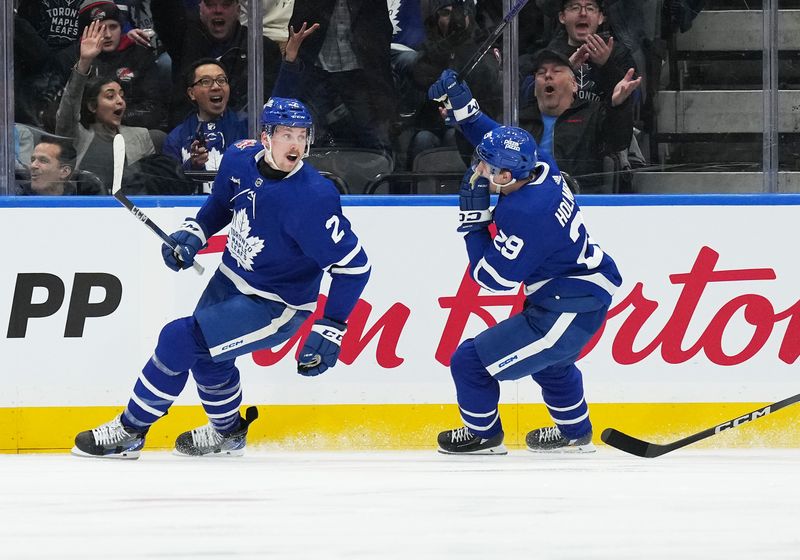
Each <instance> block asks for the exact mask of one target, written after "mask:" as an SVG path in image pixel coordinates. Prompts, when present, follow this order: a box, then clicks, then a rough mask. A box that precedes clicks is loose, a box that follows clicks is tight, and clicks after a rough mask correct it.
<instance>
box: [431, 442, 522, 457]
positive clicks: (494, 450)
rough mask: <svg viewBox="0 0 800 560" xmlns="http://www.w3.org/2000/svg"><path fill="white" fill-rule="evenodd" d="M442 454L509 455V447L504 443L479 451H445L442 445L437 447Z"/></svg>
mask: <svg viewBox="0 0 800 560" xmlns="http://www.w3.org/2000/svg"><path fill="white" fill-rule="evenodd" d="M437 451H438V452H439V453H441V454H442V455H508V449H506V446H505V445H503V444H502V443H501V444H500V445H498V446H496V447H490V448H489V449H479V450H478V451H445V450H444V449H442V448H441V447H439V448H438V449H437Z"/></svg>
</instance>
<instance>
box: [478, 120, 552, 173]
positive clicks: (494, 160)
mask: <svg viewBox="0 0 800 560" xmlns="http://www.w3.org/2000/svg"><path fill="white" fill-rule="evenodd" d="M475 151H476V153H477V154H478V157H479V158H480V159H481V160H482V161H484V162H486V164H487V165H488V166H489V168H490V172H491V174H492V176H494V175H497V174H498V173H500V171H502V170H503V169H508V170H509V171H510V172H511V177H513V178H514V179H515V180H521V179H527V178H528V177H530V176H531V175H532V174H533V168H534V167H536V162H537V161H538V157H537V155H536V140H534V139H533V136H531V135H530V133H529V132H528V131H526V130H523V129H521V128H518V127H515V126H498V127H497V128H495V129H494V130H490V131H489V132H487V133H486V134H485V135H484V136H483V139H482V140H481V142H480V144H478V147H477V148H475Z"/></svg>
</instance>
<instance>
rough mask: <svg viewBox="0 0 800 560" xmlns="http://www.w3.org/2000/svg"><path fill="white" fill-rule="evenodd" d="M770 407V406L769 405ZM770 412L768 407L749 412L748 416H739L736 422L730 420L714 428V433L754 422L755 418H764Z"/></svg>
mask: <svg viewBox="0 0 800 560" xmlns="http://www.w3.org/2000/svg"><path fill="white" fill-rule="evenodd" d="M770 406H771V405H770ZM770 412H772V410H770V407H769V406H765V407H764V408H762V409H761V410H756V411H755V412H751V413H750V414H745V415H744V416H739V418H737V419H736V420H731V421H730V422H725V423H724V424H720V425H719V426H717V427H716V428H714V433H715V434H718V433H720V432H721V431H722V430H727V429H728V428H735V427H736V426H739V425H741V424H744V423H745V422H749V421H750V420H755V419H756V418H760V417H761V416H766V415H767V414H769V413H770Z"/></svg>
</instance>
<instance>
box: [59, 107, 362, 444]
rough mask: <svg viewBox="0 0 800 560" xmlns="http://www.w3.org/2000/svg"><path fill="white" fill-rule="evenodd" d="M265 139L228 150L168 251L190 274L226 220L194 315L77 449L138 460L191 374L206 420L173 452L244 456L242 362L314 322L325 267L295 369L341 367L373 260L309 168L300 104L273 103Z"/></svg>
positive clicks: (311, 371)
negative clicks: (117, 409)
mask: <svg viewBox="0 0 800 560" xmlns="http://www.w3.org/2000/svg"><path fill="white" fill-rule="evenodd" d="M262 124H263V131H262V133H261V139H260V142H259V141H256V140H244V141H240V142H238V143H236V144H235V145H234V146H232V147H231V148H229V149H228V150H227V151H226V153H225V155H224V157H223V159H222V163H221V165H220V169H219V171H218V174H217V177H216V179H215V181H214V186H213V190H212V193H211V195H210V196H209V197H208V199H207V200H206V201H205V203H204V204H203V206H202V208H200V210H199V212H198V213H197V217H196V218H194V219H191V218H187V220H186V221H185V222H184V224H183V225H182V226H181V227H180V229H179V230H178V231H177V232H176V233H174V234H172V236H171V237H172V239H173V240H174V241H175V243H176V244H177V246H178V248H177V250H176V251H173V250H172V249H170V248H169V247H168V246H166V245H164V246H162V255H163V257H164V262H165V263H166V265H167V266H168V267H170V268H171V269H173V270H176V271H178V270H181V269H186V268H189V267H191V265H192V263H193V262H194V257H195V255H196V254H197V252H198V251H199V250H200V249H201V248H202V247H204V246H205V245H206V240H207V239H208V238H209V237H210V236H211V235H213V234H215V233H216V232H218V231H220V230H221V229H222V228H223V227H225V226H226V225H228V224H230V229H229V231H228V242H227V245H226V247H225V251H224V253H223V255H222V263H221V264H220V266H219V268H218V269H217V271H216V272H215V274H214V276H213V277H212V278H211V280H210V282H209V284H208V286H207V287H206V289H205V291H204V293H203V295H202V296H201V298H200V301H199V302H198V304H197V307H196V309H195V311H194V313H193V314H192V315H191V316H189V317H184V318H181V319H178V320H176V321H173V322H171V323H168V324H167V325H166V326H165V327H164V328H163V329H162V331H161V333H160V335H159V339H158V344H157V345H156V348H155V352H154V353H153V356H152V357H151V358H150V360H149V361H148V362H147V364H145V366H144V369H143V370H142V373H141V374H140V375H139V378H138V380H137V381H136V384H135V386H134V388H133V393H132V395H131V397H130V400H129V401H128V404H127V406H126V408H125V410H124V411H123V412H122V413H121V414H120V415H119V416H117V417H116V418H114V419H113V420H112V421H110V422H108V423H106V424H103V425H101V426H99V427H97V428H95V429H93V430H88V431H85V432H81V433H79V434H78V435H77V436H76V438H75V447H74V448H73V449H72V452H73V453H74V454H76V455H81V456H89V457H110V458H128V459H136V458H138V456H139V453H140V450H141V449H142V447H143V446H144V441H145V437H146V435H147V431H148V429H149V428H150V426H151V425H152V424H153V423H154V422H156V420H158V419H159V418H161V417H162V416H164V415H165V414H166V413H167V410H168V409H169V407H170V406H171V405H172V403H173V402H174V401H175V399H176V398H177V397H178V395H180V393H181V391H182V390H183V388H184V386H185V384H186V381H187V379H188V376H189V372H191V374H192V376H193V378H194V380H195V383H196V385H197V389H198V392H199V395H200V401H201V403H202V405H203V408H204V409H205V411H206V414H207V415H208V418H209V423H208V424H207V425H205V426H202V427H200V428H197V429H194V430H191V431H188V432H184V433H183V434H181V435H180V436H178V438H177V440H176V442H175V451H176V453H178V454H180V455H189V456H231V455H242V454H243V452H244V447H245V444H246V436H247V429H248V426H249V424H250V423H251V422H252V421H253V420H255V418H257V416H258V412H257V410H256V408H255V407H250V408H248V409H247V411H246V414H245V418H242V417H241V416H240V415H239V406H240V405H241V402H242V390H241V387H240V384H239V371H238V369H237V368H236V366H235V364H234V361H235V358H236V357H237V356H241V355H243V354H247V353H250V352H252V351H254V350H258V349H262V348H270V347H274V346H277V345H279V344H281V343H283V342H285V341H287V340H288V339H289V338H291V337H292V335H294V333H295V332H297V330H298V329H299V328H300V326H301V325H302V324H303V323H304V322H305V320H306V319H307V318H308V317H309V316H310V315H311V313H312V312H313V311H314V308H315V306H316V301H317V296H318V295H319V288H320V281H321V279H322V274H323V271H325V270H327V271H328V273H329V274H330V275H331V285H330V289H329V293H328V299H327V302H326V304H325V309H324V313H323V318H322V319H319V320H317V321H316V322H315V323H314V325H313V327H312V329H311V332H310V333H309V336H308V338H307V339H306V342H305V345H304V346H303V348H302V349H301V351H300V354H299V357H298V365H297V369H298V373H300V374H301V375H307V376H313V375H318V374H320V373H323V372H324V371H325V370H327V369H328V368H331V367H333V366H334V365H336V361H337V359H338V356H339V349H340V343H341V341H342V337H343V335H344V333H345V329H346V321H347V318H348V316H349V315H350V312H351V311H352V310H353V308H354V306H355V304H356V302H357V301H358V298H359V296H360V294H361V292H362V290H363V289H364V286H365V285H366V283H367V280H368V278H369V274H370V264H369V261H368V259H367V255H366V253H365V252H364V249H363V248H362V247H361V243H360V242H359V240H358V238H357V237H356V235H355V233H353V231H352V229H351V227H350V222H349V221H348V220H347V218H346V217H345V216H344V215H343V214H342V209H341V203H340V199H339V193H338V191H337V190H336V187H335V186H334V185H333V183H331V182H330V181H328V180H327V179H324V178H323V177H322V176H321V175H320V174H319V173H318V172H317V171H316V170H315V169H314V168H312V167H311V166H310V165H306V164H304V163H303V161H302V159H303V157H305V156H307V155H308V152H309V147H310V145H311V143H312V142H313V134H314V127H313V125H312V121H311V116H310V114H309V112H308V111H307V110H306V108H305V106H303V104H302V103H300V102H298V101H296V100H294V99H285V98H271V99H270V100H269V101H268V102H267V104H266V105H265V106H264V111H263V114H262Z"/></svg>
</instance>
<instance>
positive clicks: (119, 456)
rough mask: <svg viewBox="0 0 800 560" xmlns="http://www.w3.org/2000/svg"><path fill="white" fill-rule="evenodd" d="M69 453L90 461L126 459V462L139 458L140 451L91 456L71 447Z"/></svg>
mask: <svg viewBox="0 0 800 560" xmlns="http://www.w3.org/2000/svg"><path fill="white" fill-rule="evenodd" d="M70 453H72V454H73V455H74V456H75V457H88V458H90V459H128V460H135V459H138V458H139V455H140V454H141V451H125V452H123V453H110V454H108V455H92V454H91V453H86V452H85V451H81V450H80V449H78V448H77V447H73V448H72V449H70Z"/></svg>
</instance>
